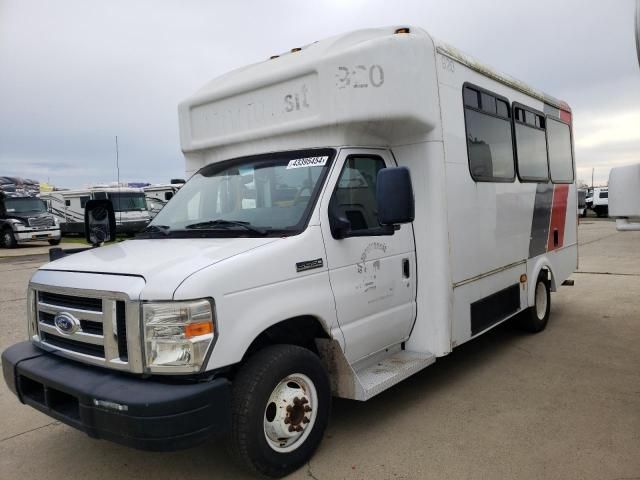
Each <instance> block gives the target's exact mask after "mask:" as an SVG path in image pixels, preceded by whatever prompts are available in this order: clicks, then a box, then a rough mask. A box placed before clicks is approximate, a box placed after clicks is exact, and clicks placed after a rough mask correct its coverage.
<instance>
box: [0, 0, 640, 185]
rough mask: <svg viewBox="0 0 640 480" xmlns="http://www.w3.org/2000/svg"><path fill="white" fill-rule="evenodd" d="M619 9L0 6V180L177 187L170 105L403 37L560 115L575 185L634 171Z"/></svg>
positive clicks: (634, 124) (96, 2) (179, 162)
mask: <svg viewBox="0 0 640 480" xmlns="http://www.w3.org/2000/svg"><path fill="white" fill-rule="evenodd" d="M634 4H635V2H634V0H610V1H608V2H603V1H597V0H582V1H577V0H563V1H558V0H536V1H530V0H529V1H525V0H509V1H507V0H491V1H485V2H480V1H477V0H476V1H471V0H469V1H463V0H448V1H442V0H440V1H435V0H434V1H431V0H416V1H409V0H407V1H403V0H394V1H391V0H385V1H379V0H370V1H365V0H352V1H348V0H326V1H322V0H314V1H313V2H304V1H301V0H297V1H281V0H271V1H257V0H256V1H252V0H246V1H242V0H235V1H224V0H208V1H199V0H189V1H179V0H174V1H163V0H153V1H151V0H109V1H104V0H57V1H44V0H0V176H2V175H11V176H13V175H17V176H23V177H28V178H35V179H38V180H40V181H50V182H51V183H53V184H55V185H56V186H58V187H81V186H85V185H88V184H95V183H100V182H110V181H114V180H115V179H116V168H115V166H116V154H115V137H116V136H118V146H119V149H118V150H119V163H120V179H121V180H123V181H147V182H151V183H166V182H168V181H169V180H170V179H171V178H181V177H184V159H183V156H182V153H181V151H180V142H179V133H178V117H177V105H178V103H179V102H180V101H181V100H183V99H185V98H186V97H188V96H190V95H191V94H192V93H194V92H195V91H196V90H197V89H198V88H200V87H201V86H202V85H204V84H205V83H207V82H208V81H209V80H211V79H213V78H214V77H216V76H219V75H221V74H223V73H225V72H227V71H229V70H232V69H235V68H238V67H241V66H243V65H246V64H249V63H254V62H258V61H262V60H264V59H266V58H268V57H269V56H270V55H273V54H275V53H279V52H283V51H287V50H290V49H291V48H292V47H296V46H300V45H305V44H308V43H311V42H313V41H315V40H319V39H322V38H326V37H329V36H332V35H335V34H338V33H342V32H346V31H349V30H355V29H358V28H366V27H376V26H384V25H396V24H399V25H406V24H412V25H417V26H421V27H423V28H425V29H426V30H427V31H428V32H429V33H431V34H432V35H433V36H435V37H437V38H439V39H441V40H444V41H446V42H447V43H449V44H452V45H454V46H455V47H457V48H458V49H459V50H462V51H464V52H467V53H469V54H471V55H473V56H474V57H476V58H478V59H479V60H481V61H482V62H484V63H486V64H488V65H491V66H492V67H494V68H496V69H497V70H499V71H502V72H504V73H507V74H509V75H511V76H513V77H515V78H518V79H520V80H523V81H525V82H527V83H528V84H530V85H532V86H534V87H535V88H537V89H539V90H542V91H544V92H547V93H549V94H551V95H552V96H554V97H556V98H561V99H563V100H565V101H567V102H568V103H569V105H571V107H572V110H573V118H574V142H575V155H576V166H577V171H578V174H577V178H578V179H581V180H584V181H585V182H587V183H589V184H590V183H591V173H592V169H593V171H594V179H595V184H598V183H605V182H606V180H607V178H608V170H609V168H610V167H612V166H616V165H625V164H630V163H637V162H640V69H639V68H638V60H637V56H636V50H635V40H634V23H633V21H634Z"/></svg>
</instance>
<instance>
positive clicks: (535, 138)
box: [515, 109, 549, 182]
mask: <svg viewBox="0 0 640 480" xmlns="http://www.w3.org/2000/svg"><path fill="white" fill-rule="evenodd" d="M516 110H519V109H516ZM518 117H520V118H522V116H521V115H517V116H516V122H515V131H516V151H517V152H518V175H519V176H520V180H523V181H527V182H547V181H548V180H549V165H548V163H547V141H546V135H545V129H544V128H541V127H540V128H538V127H536V126H535V125H536V118H537V117H539V115H537V114H535V113H534V112H531V111H528V110H525V111H524V118H525V121H526V123H522V122H521V121H519V120H518ZM537 121H538V125H544V122H541V121H540V120H539V119H538V120H537Z"/></svg>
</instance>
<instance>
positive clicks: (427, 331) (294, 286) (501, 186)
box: [3, 27, 578, 477]
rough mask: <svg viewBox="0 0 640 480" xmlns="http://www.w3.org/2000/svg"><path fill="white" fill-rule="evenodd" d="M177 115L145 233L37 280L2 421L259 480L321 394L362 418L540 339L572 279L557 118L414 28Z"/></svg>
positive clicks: (569, 209) (208, 97)
mask: <svg viewBox="0 0 640 480" xmlns="http://www.w3.org/2000/svg"><path fill="white" fill-rule="evenodd" d="M179 114H180V134H181V142H182V149H183V151H184V153H185V157H186V167H187V168H186V169H187V174H188V175H189V176H191V175H192V177H191V178H190V180H189V181H188V182H187V183H186V184H185V185H184V187H182V188H181V189H180V190H179V191H178V193H177V194H176V195H175V196H174V198H172V199H171V200H170V201H169V203H168V204H167V205H166V207H165V208H163V209H162V211H161V212H160V213H159V214H158V215H157V216H156V217H155V219H154V220H153V222H152V223H151V224H150V226H149V227H148V228H147V230H146V234H144V235H142V236H139V237H137V238H136V239H134V240H129V241H126V242H122V243H118V244H114V245H111V246H108V247H104V248H95V249H91V250H90V251H87V252H83V253H78V254H75V255H69V256H67V257H65V258H62V259H60V260H56V261H54V262H52V263H49V264H47V265H45V266H43V267H42V268H41V269H40V270H39V271H37V272H36V273H35V275H34V276H33V278H32V280H31V283H30V285H29V293H28V298H29V304H28V305H29V313H28V318H27V324H28V326H29V335H30V342H24V343H20V344H18V345H15V346H13V347H10V348H8V349H7V350H5V352H4V353H3V371H4V374H5V378H6V381H7V383H8V384H9V387H10V388H11V389H12V390H13V391H14V392H15V393H16V394H17V395H18V396H19V398H20V400H21V401H22V402H23V403H26V404H28V405H31V406H33V407H35V408H37V409H39V410H41V411H43V412H45V413H47V414H49V415H51V416H53V417H55V418H57V419H59V420H60V421H62V422H65V423H68V424H70V425H73V426H74V427H76V428H79V429H81V430H84V431H85V432H87V433H89V434H90V435H92V436H94V437H98V438H104V439H108V440H111V441H115V442H120V443H123V444H126V445H131V446H134V447H137V448H144V449H154V450H164V449H176V448H184V447H187V446H190V445H193V444H195V443H198V442H201V441H203V440H205V439H206V438H209V437H210V436H211V435H214V434H224V433H230V434H231V436H230V438H231V441H230V445H231V447H232V449H233V451H234V452H235V454H236V455H237V457H238V458H240V459H241V460H242V461H243V462H244V463H245V465H246V466H247V467H248V468H249V469H251V470H253V471H254V472H258V473H260V474H264V475H268V476H272V477H279V476H283V475H285V474H287V473H289V472H291V471H293V470H295V469H296V468H299V467H300V466H302V465H303V464H304V463H305V462H307V461H308V460H309V458H310V457H311V455H312V454H313V452H314V450H315V449H316V447H317V446H318V445H319V443H320V441H321V439H322V437H323V432H324V430H325V427H326V425H327V422H328V417H329V407H330V402H331V395H334V396H339V397H344V398H350V399H356V400H363V401H364V400H367V399H370V398H371V397H373V396H375V395H378V394H380V393H381V392H383V391H385V390H387V389H389V388H391V387H392V386H393V385H395V384H397V383H398V382H400V381H401V380H403V379H405V378H407V377H408V376H410V375H412V374H415V373H416V372H419V371H420V370H422V369H423V368H425V367H427V366H429V365H431V364H432V363H434V362H435V361H436V360H437V359H438V358H440V357H443V356H445V355H448V354H449V353H451V352H452V350H453V349H455V348H456V347H458V346H460V345H462V344H464V343H466V342H468V341H469V340H472V339H474V338H476V337H478V336H479V335H482V334H483V333H484V332H486V331H488V330H490V329H492V328H494V327H495V326H496V325H498V324H500V323H502V322H505V321H506V320H508V319H510V318H514V317H515V320H516V321H517V322H518V324H520V325H521V326H522V327H523V328H525V329H526V330H528V331H530V332H539V331H541V330H543V329H544V328H545V326H546V325H547V321H548V319H549V314H550V305H551V295H550V292H552V291H555V290H556V289H558V288H559V287H560V285H561V284H562V283H563V282H564V281H565V280H566V279H567V277H568V276H569V275H570V274H571V273H572V272H573V271H574V270H575V268H576V264H577V256H578V251H577V243H576V222H577V218H576V214H575V213H576V209H577V204H576V203H577V202H576V199H577V195H576V186H575V183H574V161H573V148H572V140H571V110H570V109H569V106H568V105H567V104H566V103H564V102H562V101H559V100H556V99H554V98H553V97H550V96H548V95H545V94H543V93H541V92H540V91H538V90H536V89H534V88H532V87H530V86H528V85H526V84H525V83H523V82H520V81H517V80H514V79H512V78H510V77H508V76H506V75H503V74H500V73H498V72H496V71H494V70H492V69H491V68H489V67H487V66H485V65H483V64H481V63H479V62H477V61H476V60H474V59H472V58H470V57H468V56H465V55H463V54H462V53H460V52H459V51H457V50H455V49H453V48H452V47H450V46H448V45H446V44H444V43H441V42H439V41H436V40H434V39H433V38H432V37H431V36H429V34H427V33H426V32H425V31H423V30H421V29H420V28H414V27H410V28H406V27H402V28H398V27H389V28H376V29H369V30H360V31H355V32H351V33H347V34H344V35H340V36H337V37H333V38H329V39H327V40H323V41H320V42H316V43H313V44H310V45H308V46H305V47H302V48H295V49H293V50H292V51H291V52H286V53H283V54H281V55H279V56H278V55H276V56H273V57H272V58H271V59H269V60H265V61H263V62H260V63H258V64H255V65H251V66H248V67H245V68H242V69H239V70H237V71H235V72H231V73H229V74H227V75H224V76H222V77H220V78H218V79H215V80H213V81H212V82H210V83H208V84H207V85H205V86H204V87H203V88H202V89H201V90H200V91H198V92H197V93H196V94H195V95H193V96H192V97H191V98H189V99H188V100H186V101H185V102H184V103H182V104H181V105H180V108H179ZM83 322H85V323H83ZM85 324H86V325H87V328H88V330H85V326H84V325H85ZM95 366H98V367H100V368H95ZM169 377H170V379H171V381H170V382H167V381H166V380H165V379H167V378H169ZM392 398H393V397H389V399H390V400H391V399H392ZM363 408H365V409H366V405H365V406H363ZM373 420H374V419H373V418H372V421H373Z"/></svg>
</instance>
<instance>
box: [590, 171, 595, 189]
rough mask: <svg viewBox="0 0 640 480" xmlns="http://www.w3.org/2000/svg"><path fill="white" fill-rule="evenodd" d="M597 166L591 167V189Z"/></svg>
mask: <svg viewBox="0 0 640 480" xmlns="http://www.w3.org/2000/svg"><path fill="white" fill-rule="evenodd" d="M594 170H595V168H593V167H591V190H593V171H594Z"/></svg>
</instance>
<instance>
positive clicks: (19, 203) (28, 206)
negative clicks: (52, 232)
mask: <svg viewBox="0 0 640 480" xmlns="http://www.w3.org/2000/svg"><path fill="white" fill-rule="evenodd" d="M4 206H5V210H6V212H7V213H34V212H36V213H44V212H46V211H47V206H46V205H45V203H44V202H43V201H42V200H40V199H39V198H7V199H5V201H4Z"/></svg>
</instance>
